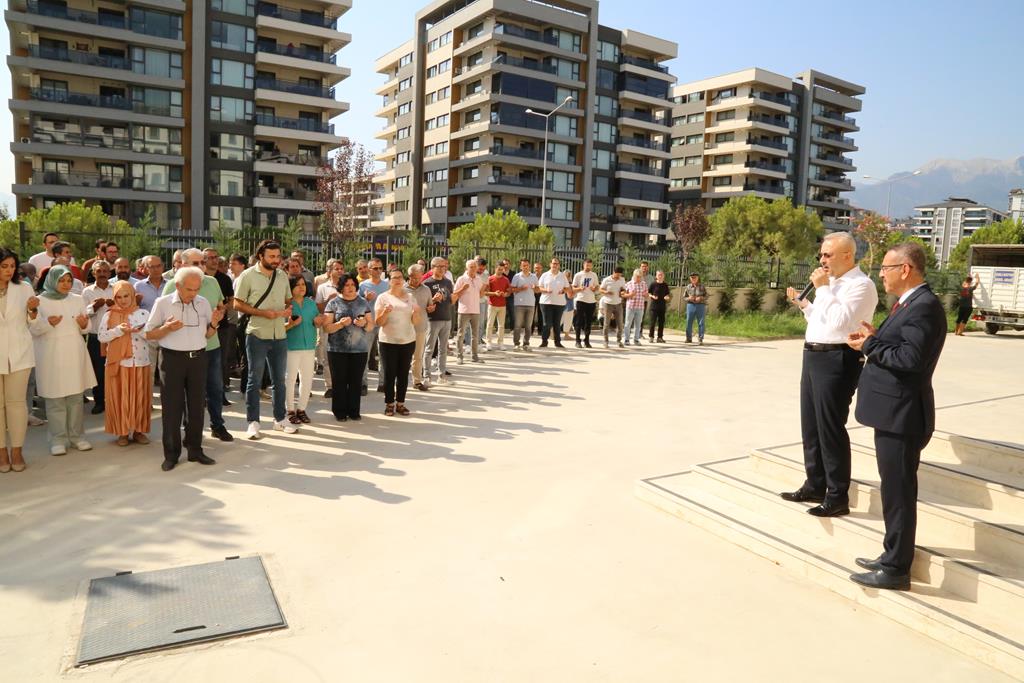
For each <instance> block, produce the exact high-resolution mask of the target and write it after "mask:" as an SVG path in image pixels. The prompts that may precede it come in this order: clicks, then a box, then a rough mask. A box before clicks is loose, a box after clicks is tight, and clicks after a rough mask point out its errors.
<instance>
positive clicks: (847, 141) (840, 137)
mask: <svg viewBox="0 0 1024 683" xmlns="http://www.w3.org/2000/svg"><path fill="white" fill-rule="evenodd" d="M815 137H819V138H821V139H823V140H834V141H836V142H842V143H843V144H846V145H852V144H853V138H850V137H846V136H845V135H840V134H839V133H819V134H818V135H816V136H815Z"/></svg>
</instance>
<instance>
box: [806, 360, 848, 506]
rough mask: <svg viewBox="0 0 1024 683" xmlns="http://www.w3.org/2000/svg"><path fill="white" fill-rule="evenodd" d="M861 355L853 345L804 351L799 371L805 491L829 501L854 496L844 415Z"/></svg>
mask: <svg viewBox="0 0 1024 683" xmlns="http://www.w3.org/2000/svg"><path fill="white" fill-rule="evenodd" d="M860 358H861V354H860V353H859V352H857V351H854V350H853V349H850V348H847V349H835V350H831V351H807V350H805V351H804V358H803V370H802V372H801V376H800V431H801V433H802V435H803V443H804V469H805V470H806V472H807V480H806V481H805V482H804V485H803V488H804V490H805V491H810V492H813V493H817V494H824V496H825V503H826V504H828V505H840V506H841V505H847V504H848V503H849V501H850V497H849V492H850V435H849V433H848V432H847V431H846V419H847V418H848V417H849V415H850V401H851V400H852V399H853V392H854V390H855V389H856V388H857V380H859V379H860V371H861V364H860Z"/></svg>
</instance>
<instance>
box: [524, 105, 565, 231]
mask: <svg viewBox="0 0 1024 683" xmlns="http://www.w3.org/2000/svg"><path fill="white" fill-rule="evenodd" d="M570 102H572V95H567V96H566V98H565V99H564V100H562V103H561V104H560V105H558V106H557V107H555V108H554V109H552V110H551V111H549V112H548V113H547V114H541V113H540V112H539V111H534V110H532V109H527V110H526V113H527V114H533V115H534V116H540V117H542V118H543V119H544V156H543V157H542V159H543V163H542V164H541V182H540V224H541V225H544V211H545V210H546V209H547V202H546V199H547V189H548V121H549V119H550V118H551V115H552V114H554V113H555V112H556V111H558V110H559V109H561V108H562V107H564V106H565V105H567V104H569V103H570Z"/></svg>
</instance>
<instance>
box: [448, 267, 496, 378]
mask: <svg viewBox="0 0 1024 683" xmlns="http://www.w3.org/2000/svg"><path fill="white" fill-rule="evenodd" d="M486 287H487V281H486V280H484V279H483V278H481V277H480V276H479V275H477V261H476V259H470V260H468V261H466V272H464V273H463V274H462V275H460V276H459V279H458V280H456V281H455V291H453V292H452V301H457V302H458V304H459V330H458V333H457V334H456V335H455V339H456V344H455V345H456V347H458V355H459V365H462V364H463V363H464V362H465V361H464V360H463V355H464V350H465V344H463V343H462V339H463V337H464V335H465V334H466V333H467V332H468V333H469V334H470V335H471V336H472V345H471V347H472V352H473V362H474V363H482V362H483V361H481V360H480V330H481V328H480V298H481V296H482V294H483V291H484V289H485V288H486Z"/></svg>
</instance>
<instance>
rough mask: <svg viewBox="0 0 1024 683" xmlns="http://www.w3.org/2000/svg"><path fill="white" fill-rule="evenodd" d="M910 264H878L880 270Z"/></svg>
mask: <svg viewBox="0 0 1024 683" xmlns="http://www.w3.org/2000/svg"><path fill="white" fill-rule="evenodd" d="M909 265H910V264H909V263H890V264H889V265H885V264H884V263H883V264H882V265H880V266H878V269H879V270H889V269H890V268H899V267H900V266H909ZM911 267H913V266H911Z"/></svg>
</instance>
